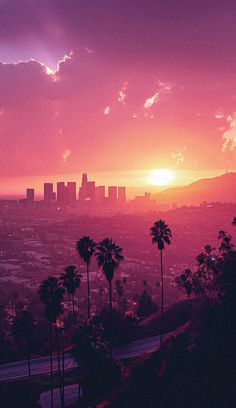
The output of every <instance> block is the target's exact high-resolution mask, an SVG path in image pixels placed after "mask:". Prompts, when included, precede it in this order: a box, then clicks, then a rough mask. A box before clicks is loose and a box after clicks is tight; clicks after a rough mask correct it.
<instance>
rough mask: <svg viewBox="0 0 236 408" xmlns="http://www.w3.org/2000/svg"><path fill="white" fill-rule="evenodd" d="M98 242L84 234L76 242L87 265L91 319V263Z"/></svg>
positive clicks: (79, 252)
mask: <svg viewBox="0 0 236 408" xmlns="http://www.w3.org/2000/svg"><path fill="white" fill-rule="evenodd" d="M95 247H96V242H94V241H93V240H92V239H91V238H89V237H88V236H84V237H82V238H80V239H79V241H77V243H76V249H77V251H78V254H79V256H80V258H81V259H82V260H83V261H84V262H85V263H86V266H87V288H88V319H90V284H89V265H90V262H91V258H92V256H93V255H94V253H95Z"/></svg>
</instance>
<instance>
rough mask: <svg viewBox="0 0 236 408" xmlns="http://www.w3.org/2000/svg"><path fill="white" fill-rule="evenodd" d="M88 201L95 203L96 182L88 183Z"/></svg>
mask: <svg viewBox="0 0 236 408" xmlns="http://www.w3.org/2000/svg"><path fill="white" fill-rule="evenodd" d="M86 199H87V200H89V201H95V181H88V183H87V197H86Z"/></svg>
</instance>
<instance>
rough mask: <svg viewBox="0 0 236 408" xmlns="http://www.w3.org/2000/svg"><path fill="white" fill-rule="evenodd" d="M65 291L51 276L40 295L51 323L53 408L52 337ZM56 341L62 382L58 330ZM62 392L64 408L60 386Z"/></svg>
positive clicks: (44, 283) (61, 309) (51, 349)
mask: <svg viewBox="0 0 236 408" xmlns="http://www.w3.org/2000/svg"><path fill="white" fill-rule="evenodd" d="M64 293H65V289H64V288H62V287H61V286H60V284H59V282H58V279H57V278H56V277H54V276H50V277H49V278H47V279H45V280H44V281H43V282H42V283H41V285H40V287H39V295H40V300H41V302H42V303H43V304H44V305H45V316H46V318H47V320H48V322H49V334H50V335H49V340H50V383H51V384H50V386H51V387H50V388H51V408H52V407H53V367H52V352H53V347H52V336H53V325H55V326H56V321H57V319H58V317H59V316H60V314H61V313H62V312H63V306H62V301H63V297H64ZM56 340H57V354H58V373H59V381H60V354H59V347H58V345H59V342H58V331H57V328H56ZM60 392H61V404H62V406H64V401H63V391H62V387H61V384H60Z"/></svg>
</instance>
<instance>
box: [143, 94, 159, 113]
mask: <svg viewBox="0 0 236 408" xmlns="http://www.w3.org/2000/svg"><path fill="white" fill-rule="evenodd" d="M158 98H159V92H156V93H155V94H154V95H152V96H151V97H150V98H147V99H146V101H145V103H144V105H143V106H144V108H145V109H150V108H151V107H152V105H154V103H156V102H157V100H158Z"/></svg>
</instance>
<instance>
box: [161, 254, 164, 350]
mask: <svg viewBox="0 0 236 408" xmlns="http://www.w3.org/2000/svg"><path fill="white" fill-rule="evenodd" d="M160 258H161V326H162V328H163V312H164V276H163V259H162V249H161V250H160ZM160 341H161V344H162V342H163V335H162V333H161V337H160Z"/></svg>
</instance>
